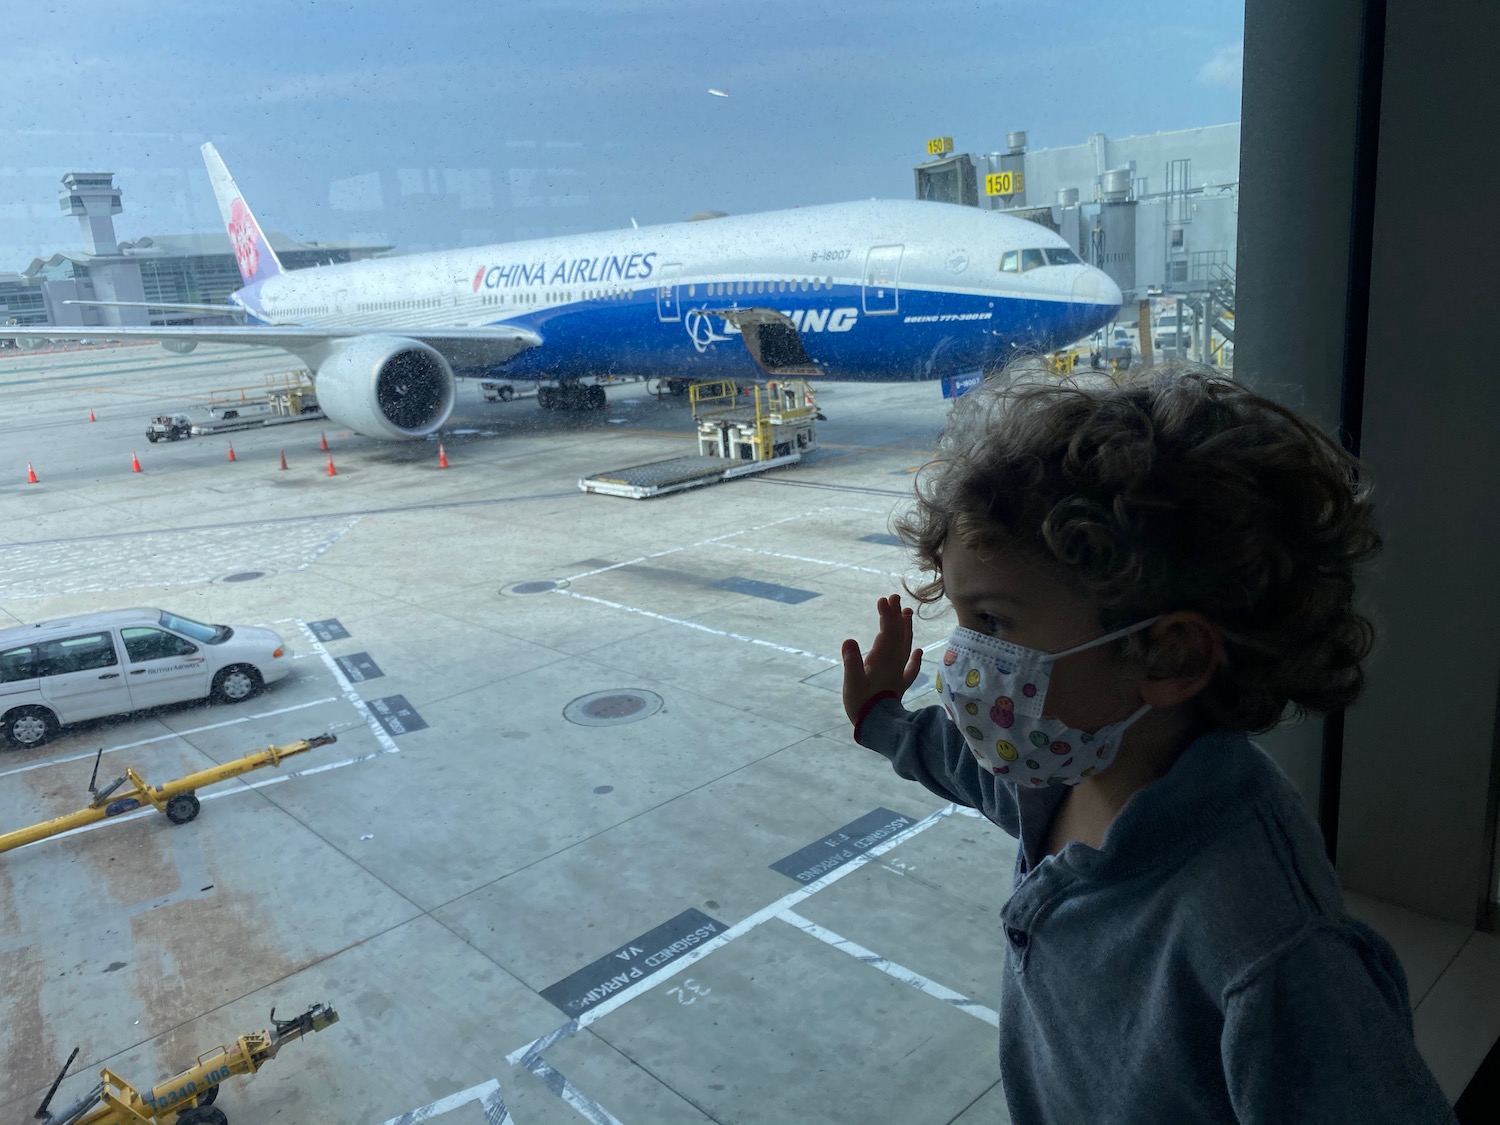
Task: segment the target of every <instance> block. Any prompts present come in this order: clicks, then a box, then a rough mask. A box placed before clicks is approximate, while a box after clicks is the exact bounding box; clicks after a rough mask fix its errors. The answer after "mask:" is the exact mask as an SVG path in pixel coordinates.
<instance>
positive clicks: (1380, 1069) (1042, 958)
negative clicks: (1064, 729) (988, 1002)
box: [856, 699, 1455, 1125]
mask: <svg viewBox="0 0 1500 1125" xmlns="http://www.w3.org/2000/svg"><path fill="white" fill-rule="evenodd" d="M856 737H857V739H858V740H859V742H860V743H861V744H862V745H864V746H867V747H869V748H870V749H872V750H876V751H878V752H879V753H881V754H883V755H884V756H885V757H887V758H889V759H890V761H891V764H892V765H893V766H894V767H895V770H896V772H897V773H898V774H900V775H901V776H902V777H904V778H908V779H909V780H912V781H918V782H921V783H922V784H923V785H925V786H926V787H927V788H928V789H930V790H932V792H934V793H936V794H937V795H938V796H940V797H943V798H945V799H947V800H950V801H954V802H956V803H958V804H961V805H967V806H969V807H971V808H975V809H978V810H979V811H980V812H982V813H983V814H984V815H985V816H986V817H988V818H989V819H990V820H992V821H994V822H995V823H996V824H998V825H999V826H1000V827H1001V828H1003V829H1004V830H1005V831H1006V832H1009V833H1010V834H1011V835H1012V836H1015V837H1016V838H1017V839H1018V840H1019V841H1020V845H1021V846H1020V848H1019V849H1018V854H1017V860H1016V873H1015V882H1014V888H1013V890H1012V892H1011V896H1010V899H1009V901H1007V902H1006V903H1005V906H1004V907H1003V908H1002V909H1001V911H1000V921H1001V925H1002V934H1001V935H997V937H999V938H1000V940H1002V941H1003V942H1004V945H1005V964H1004V970H1003V980H1002V983H1001V987H1000V1064H1001V1076H1002V1079H1003V1082H1004V1086H1005V1097H1006V1101H1007V1103H1008V1104H1009V1106H1010V1116H1011V1121H1012V1123H1013V1125H1189V1123H1191V1125H1209V1123H1219V1122H1224V1123H1229V1122H1238V1123H1251V1122H1253V1123H1255V1125H1335V1123H1347V1125H1387V1123H1388V1125H1427V1123H1431V1125H1451V1123H1452V1122H1453V1121H1454V1120H1455V1119H1454V1117H1453V1112H1452V1110H1451V1109H1450V1108H1449V1105H1448V1101H1447V1099H1446V1098H1445V1097H1444V1096H1443V1092H1442V1090H1441V1089H1440V1088H1439V1087H1438V1084H1437V1082H1436V1080H1435V1079H1434V1078H1433V1077H1432V1073H1431V1072H1430V1071H1429V1070H1428V1069H1427V1066H1426V1064H1425V1063H1423V1061H1422V1059H1421V1057H1420V1056H1419V1055H1418V1054H1417V1050H1416V1046H1415V1044H1414V1043H1413V1041H1412V1021H1411V1010H1410V1007H1409V1003H1408V1000H1407V991H1406V976H1405V974H1404V973H1403V972H1402V971H1401V966H1400V964H1399V963H1398V962H1397V960H1396V957H1395V954H1394V953H1393V952H1392V951H1391V948H1390V946H1389V945H1387V944H1386V942H1385V941H1384V940H1383V939H1382V938H1381V937H1380V936H1379V935H1378V934H1376V933H1375V931H1374V930H1372V929H1370V928H1369V927H1368V926H1366V925H1364V924H1362V923H1360V922H1358V921H1356V920H1355V919H1353V918H1351V917H1349V915H1348V914H1346V913H1345V912H1344V905H1343V900H1342V897H1341V895H1340V893H1339V887H1338V882H1337V880H1336V878H1335V876H1334V872H1333V868H1332V867H1331V866H1330V864H1329V863H1328V860H1327V858H1326V857H1325V856H1324V853H1323V846H1322V840H1321V838H1320V836H1319V835H1318V832H1317V830H1316V829H1315V827H1314V826H1313V824H1312V823H1311V822H1310V821H1309V820H1308V818H1307V815H1306V814H1305V813H1304V812H1303V810H1302V806H1301V802H1300V799H1299V798H1298V796H1297V794H1296V792H1295V791H1294V790H1293V789H1292V787H1291V785H1290V783H1289V782H1288V781H1287V779H1286V777H1285V775H1283V774H1282V773H1281V771H1280V770H1279V769H1278V768H1277V767H1276V765H1275V763H1273V762H1272V761H1271V760H1270V759H1269V758H1267V757H1266V756H1265V754H1264V753H1263V752H1262V751H1261V750H1260V749H1259V748H1257V747H1256V746H1255V745H1253V744H1252V743H1251V742H1250V741H1249V739H1248V738H1246V737H1245V735H1243V734H1241V733H1237V732H1232V731H1219V732H1215V733H1213V734H1208V735H1205V736H1203V737H1201V738H1199V739H1197V740H1196V741H1195V742H1193V744H1192V745H1191V746H1189V747H1188V749H1187V750H1186V751H1185V752H1184V753H1183V755H1182V757H1181V758H1179V759H1178V760H1177V762H1176V764H1175V765H1174V766H1173V767H1172V769H1171V770H1170V771H1169V772H1168V773H1167V775H1166V776H1165V777H1163V778H1162V779H1161V780H1159V781H1157V782H1155V783H1154V784H1152V785H1149V786H1147V787H1146V788H1145V789H1142V790H1141V791H1139V792H1138V793H1136V794H1135V796H1134V797H1132V798H1131V799H1130V801H1129V802H1127V803H1126V805H1125V807H1124V808H1123V809H1122V810H1121V811H1120V813H1119V815H1118V816H1117V817H1116V818H1115V820H1114V823H1112V824H1111V825H1110V827H1109V831H1108V832H1107V833H1106V834H1105V837H1104V841H1103V846H1102V847H1101V848H1100V849H1099V850H1097V851H1096V850H1095V849H1093V848H1091V847H1088V846H1087V845H1085V844H1082V843H1079V842H1077V841H1074V842H1073V843H1070V844H1068V846H1067V847H1065V848H1064V849H1063V850H1062V852H1061V853H1060V854H1059V855H1056V856H1047V855H1046V837H1047V829H1048V828H1049V826H1050V823H1051V820H1052V815H1053V813H1054V812H1055V811H1056V809H1057V806H1058V804H1059V802H1060V801H1061V799H1062V797H1063V790H1062V789H1061V788H1060V787H1054V788H1049V789H1040V790H1028V789H1019V790H1018V789H1017V788H1016V787H1015V786H1011V785H1007V784H1006V783H1005V782H1004V781H1002V780H1000V779H997V778H996V777H994V776H993V775H992V774H991V773H990V772H989V771H988V770H985V769H983V768H982V767H981V766H980V765H979V763H978V762H977V761H976V760H975V759H974V756H973V754H971V753H970V752H969V750H968V748H967V746H966V745H965V743H964V740H963V735H961V734H960V733H959V731H958V729H957V728H956V727H955V726H954V725H953V724H952V723H951V722H949V721H948V717H947V716H946V715H945V714H944V713H943V711H942V709H941V708H938V707H929V708H926V709H924V710H921V711H916V712H908V711H906V710H905V709H904V708H902V707H901V705H900V704H899V703H897V702H896V701H894V700H892V699H885V700H883V701H881V702H878V703H876V704H875V705H874V706H873V707H872V708H871V709H870V710H869V712H868V714H867V715H866V716H865V717H864V719H863V721H862V722H861V724H860V727H859V730H858V732H857V734H856Z"/></svg>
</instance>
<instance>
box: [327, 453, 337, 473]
mask: <svg viewBox="0 0 1500 1125" xmlns="http://www.w3.org/2000/svg"><path fill="white" fill-rule="evenodd" d="M328 475H329V476H331V477H336V476H338V475H339V471H338V470H337V469H335V468H334V467H333V454H331V453H330V454H329V455H328Z"/></svg>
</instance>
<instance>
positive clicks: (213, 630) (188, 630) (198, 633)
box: [157, 610, 227, 644]
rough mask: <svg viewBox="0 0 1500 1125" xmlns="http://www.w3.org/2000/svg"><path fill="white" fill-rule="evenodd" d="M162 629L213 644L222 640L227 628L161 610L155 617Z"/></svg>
mask: <svg viewBox="0 0 1500 1125" xmlns="http://www.w3.org/2000/svg"><path fill="white" fill-rule="evenodd" d="M157 620H158V621H159V622H161V626H162V628H163V629H171V630H172V631H173V632H175V633H183V634H185V635H186V636H189V637H192V638H193V640H195V641H202V642H203V643H204V644H214V643H215V642H217V641H219V640H222V639H223V636H224V634H225V633H226V632H227V630H226V629H225V628H224V626H222V625H205V624H204V623H203V622H201V621H194V620H193V619H192V618H191V617H183V616H182V615H180V614H176V613H168V612H167V611H166V610H162V612H161V616H160V617H158V618H157Z"/></svg>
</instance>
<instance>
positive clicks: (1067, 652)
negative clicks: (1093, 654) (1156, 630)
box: [1047, 613, 1163, 660]
mask: <svg viewBox="0 0 1500 1125" xmlns="http://www.w3.org/2000/svg"><path fill="white" fill-rule="evenodd" d="M1162 617H1163V615H1162V614H1160V613H1158V614H1157V615H1156V616H1155V617H1148V618H1146V620H1144V621H1137V622H1136V623H1135V624H1134V625H1127V626H1125V628H1123V629H1116V630H1115V631H1114V632H1113V633H1105V634H1104V636H1102V637H1095V638H1094V639H1093V640H1091V641H1084V642H1083V644H1081V645H1074V646H1073V647H1072V648H1065V649H1063V650H1062V651H1061V652H1052V653H1048V654H1047V659H1048V660H1061V659H1062V658H1063V657H1064V656H1072V655H1073V654H1074V653H1075V652H1083V651H1084V650H1085V649H1090V648H1097V647H1099V646H1100V645H1104V644H1108V643H1109V642H1110V641H1117V640H1119V639H1120V638H1121V637H1128V636H1130V634H1131V633H1139V632H1140V631H1141V630H1142V629H1145V628H1147V627H1148V626H1151V625H1155V624H1156V623H1157V622H1158V621H1160V620H1161V619H1162Z"/></svg>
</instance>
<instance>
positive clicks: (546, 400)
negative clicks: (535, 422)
mask: <svg viewBox="0 0 1500 1125" xmlns="http://www.w3.org/2000/svg"><path fill="white" fill-rule="evenodd" d="M553 390H554V388H552V387H538V388H537V389H536V404H537V405H538V406H540V407H541V408H542V409H543V410H552V409H554V406H555V404H554V403H553V401H552V400H553V397H554V396H553Z"/></svg>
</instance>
